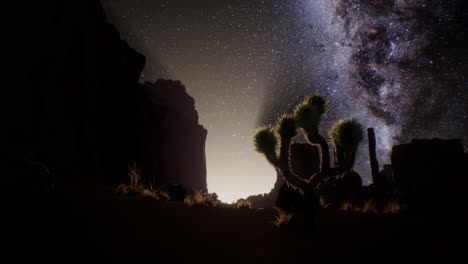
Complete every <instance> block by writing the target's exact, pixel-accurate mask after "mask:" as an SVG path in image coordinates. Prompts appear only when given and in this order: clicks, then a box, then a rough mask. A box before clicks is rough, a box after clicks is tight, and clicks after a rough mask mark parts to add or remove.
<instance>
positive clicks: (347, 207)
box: [340, 202, 354, 211]
mask: <svg viewBox="0 0 468 264" xmlns="http://www.w3.org/2000/svg"><path fill="white" fill-rule="evenodd" d="M353 208H354V207H353V205H352V204H351V203H350V202H345V203H343V204H341V206H340V210H342V211H351V210H353Z"/></svg>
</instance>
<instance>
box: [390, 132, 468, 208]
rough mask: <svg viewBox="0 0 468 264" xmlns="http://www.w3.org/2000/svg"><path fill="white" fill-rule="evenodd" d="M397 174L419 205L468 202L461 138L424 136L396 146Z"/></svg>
mask: <svg viewBox="0 0 468 264" xmlns="http://www.w3.org/2000/svg"><path fill="white" fill-rule="evenodd" d="M391 159H392V168H393V177H394V179H395V182H396V184H397V187H398V189H399V190H400V191H402V192H404V193H406V194H408V196H409V197H408V198H409V199H410V202H412V203H414V204H417V205H418V206H426V205H435V204H441V203H444V204H453V203H454V202H455V203H458V202H462V201H465V203H466V201H467V199H466V194H465V193H466V190H465V188H466V186H467V183H468V180H467V177H466V175H467V170H466V163H464V162H465V154H464V150H463V145H462V143H461V141H460V140H457V139H452V140H442V139H438V138H434V139H420V140H416V139H414V140H412V141H411V143H409V144H401V145H397V146H394V147H393V149H392V156H391Z"/></svg>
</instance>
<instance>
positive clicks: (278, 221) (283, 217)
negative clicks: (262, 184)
mask: <svg viewBox="0 0 468 264" xmlns="http://www.w3.org/2000/svg"><path fill="white" fill-rule="evenodd" d="M273 208H274V209H275V210H276V214H277V215H276V216H275V220H274V221H273V224H274V225H275V226H277V227H280V226H286V225H289V222H290V221H291V219H292V218H293V214H292V213H287V212H286V211H284V210H283V209H281V208H278V207H273Z"/></svg>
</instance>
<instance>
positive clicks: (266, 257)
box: [1, 189, 468, 263]
mask: <svg viewBox="0 0 468 264" xmlns="http://www.w3.org/2000/svg"><path fill="white" fill-rule="evenodd" d="M4 196H7V197H4ZM1 204H2V207H3V210H2V216H1V217H2V222H1V223H2V226H1V228H2V234H3V235H2V240H3V243H2V246H1V247H2V250H1V251H3V252H2V258H4V259H11V258H13V260H15V261H14V262H17V261H19V260H22V259H26V258H27V259H34V260H35V261H41V263H47V262H42V261H60V262H63V263H67V262H74V261H77V262H81V263H83V262H94V261H95V260H97V259H103V260H107V261H111V260H120V261H122V260H126V259H129V260H131V263H134V262H137V261H138V260H140V259H148V260H150V261H151V263H158V260H164V263H168V261H171V262H175V263H178V262H180V261H183V260H189V261H190V260H192V261H194V263H201V262H206V263H226V262H229V263H238V262H241V261H242V263H292V262H291V261H295V262H300V263H303V262H306V263H324V262H328V263H331V262H346V263H359V262H361V263H362V262H366V263H369V262H373V263H408V261H415V263H423V262H427V261H430V262H428V263H433V261H442V262H444V263H450V262H453V261H454V260H458V261H462V259H463V258H464V253H465V252H464V250H466V245H467V242H466V241H467V236H466V235H467V232H466V230H467V229H466V226H465V225H466V224H468V222H467V221H466V220H467V217H466V214H463V212H461V211H458V212H454V211H453V210H452V211H451V212H445V211H440V210H437V211H433V212H425V213H418V214H415V213H412V214H410V213H405V214H401V215H372V214H365V215H364V214H360V213H351V212H337V211H333V210H322V211H321V212H320V214H319V215H318V217H317V222H318V227H319V233H318V235H317V236H315V237H312V238H306V237H305V236H304V235H303V232H302V227H303V223H302V221H301V220H302V219H301V217H298V219H299V220H297V221H296V222H295V223H294V224H293V225H292V226H290V227H286V228H281V229H278V228H276V227H274V226H273V225H272V223H271V222H272V220H273V217H274V211H273V210H272V209H265V210H257V209H251V210H249V209H235V208H222V207H221V208H207V207H204V208H200V207H187V206H185V205H184V204H183V203H178V202H163V201H154V200H142V199H136V198H121V197H118V196H116V195H114V193H113V191H112V189H99V190H86V191H84V190H81V191H80V190H75V191H68V192H56V193H54V194H50V195H31V194H28V193H24V194H15V195H12V194H9V195H3V196H2V203H1ZM460 257H462V258H461V259H460ZM2 262H3V261H2ZM462 262H463V261H462Z"/></svg>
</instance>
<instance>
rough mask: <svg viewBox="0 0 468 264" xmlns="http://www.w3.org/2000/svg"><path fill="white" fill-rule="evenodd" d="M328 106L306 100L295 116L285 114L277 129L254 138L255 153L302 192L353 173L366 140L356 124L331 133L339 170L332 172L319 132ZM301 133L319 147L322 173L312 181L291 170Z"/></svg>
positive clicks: (259, 131) (312, 98) (314, 99)
mask: <svg viewBox="0 0 468 264" xmlns="http://www.w3.org/2000/svg"><path fill="white" fill-rule="evenodd" d="M327 111H328V105H327V102H326V100H325V98H323V97H322V96H320V95H318V94H314V95H311V96H307V97H306V98H305V99H304V100H303V101H302V102H301V103H299V104H298V105H297V106H296V107H295V108H294V111H293V114H292V115H286V114H283V115H282V116H280V117H279V118H278V119H277V120H276V123H275V125H274V126H266V127H261V128H259V129H257V131H256V132H255V134H254V145H255V149H256V150H257V151H258V152H259V153H263V154H264V155H265V157H266V158H267V160H268V161H269V162H270V163H271V164H272V165H273V166H274V167H275V169H276V170H277V171H278V172H280V173H281V174H282V175H283V177H284V178H285V180H286V181H287V182H288V183H289V184H290V185H292V186H293V187H294V188H298V189H299V190H300V191H301V192H303V193H304V192H307V191H312V190H313V189H314V188H315V185H316V184H318V183H319V181H321V180H322V179H324V178H327V177H333V176H336V175H338V174H341V173H344V172H347V171H350V170H351V169H352V167H353V165H354V161H355V157H356V152H357V148H358V145H359V143H361V142H362V140H363V139H364V132H363V127H362V125H361V124H360V123H359V122H357V121H356V120H354V119H352V120H340V121H338V122H337V123H336V124H334V125H333V126H332V129H331V130H330V132H329V135H330V138H331V143H332V144H333V146H334V150H335V159H336V166H335V167H334V168H330V154H329V146H328V142H327V140H326V139H325V138H324V137H323V136H322V135H321V134H320V132H319V124H320V120H321V118H322V116H323V115H324V114H326V113H327ZM299 131H300V132H302V133H303V134H304V136H305V138H306V139H307V141H308V142H309V143H310V144H313V145H318V146H319V153H320V172H318V173H316V174H315V175H312V177H310V178H309V180H303V179H301V178H299V177H297V176H296V175H295V174H294V173H293V172H292V171H291V169H290V165H289V159H290V146H291V144H292V140H293V138H294V137H295V136H296V135H297V133H298V132H299Z"/></svg>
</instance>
